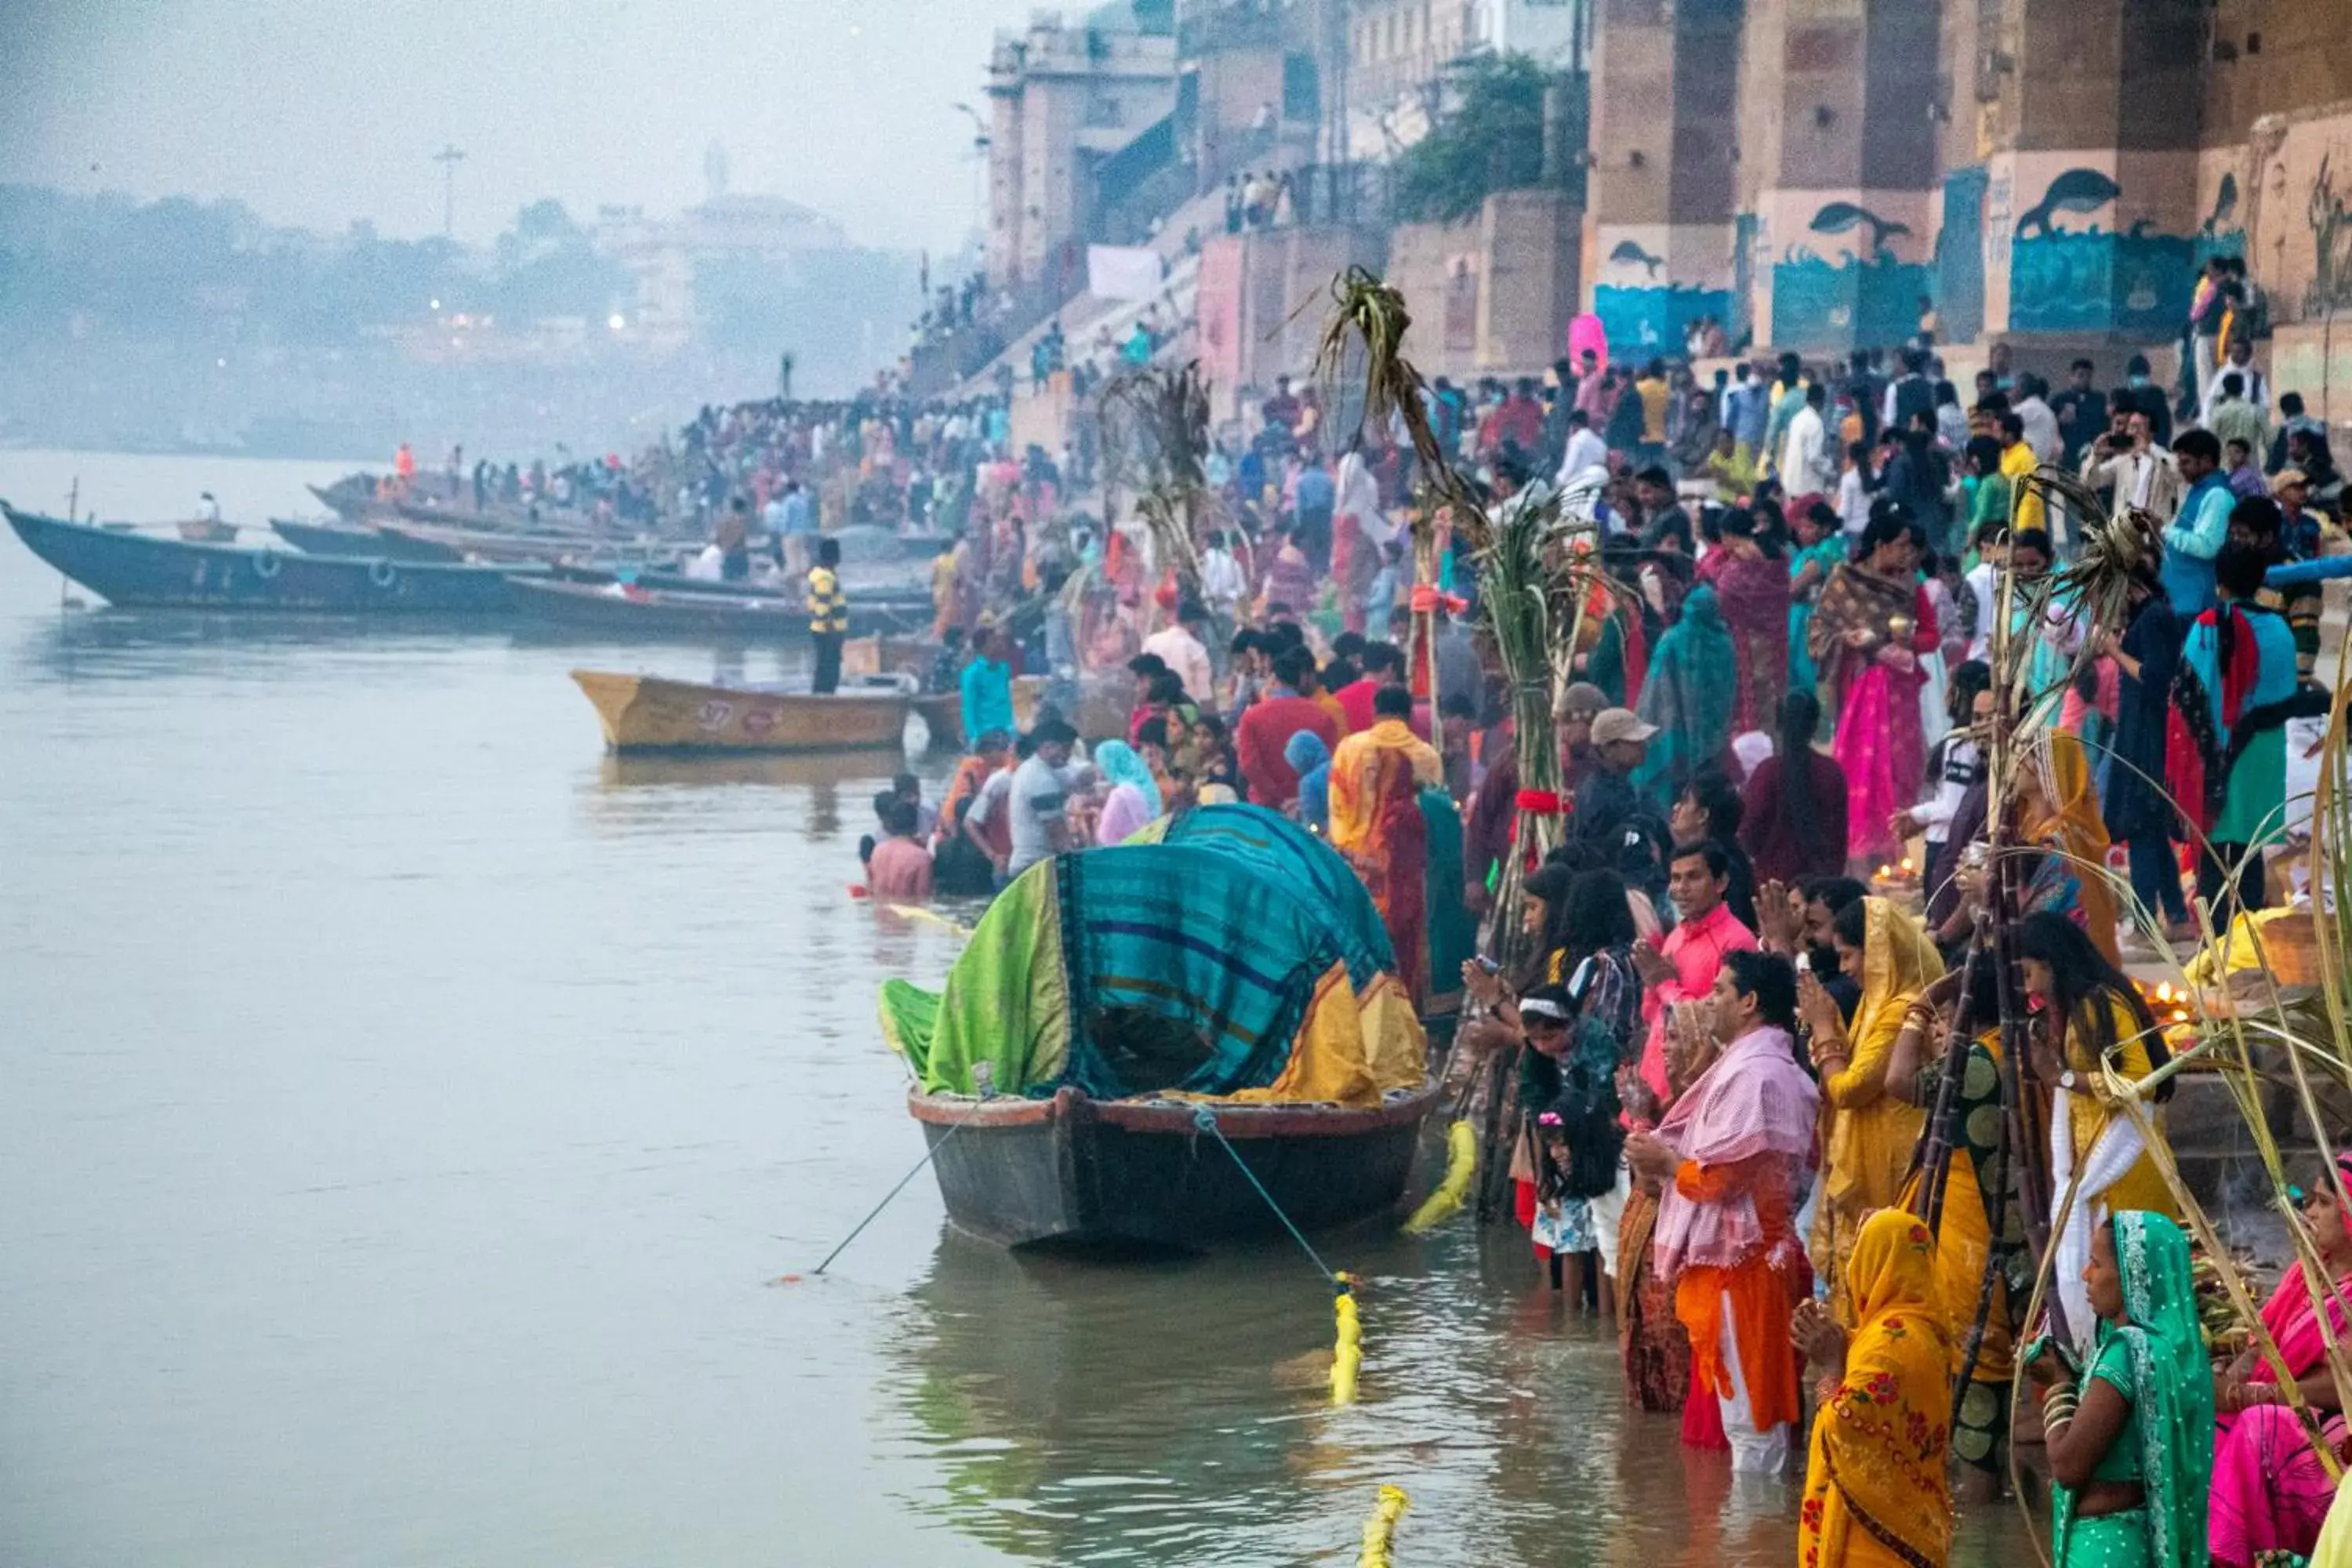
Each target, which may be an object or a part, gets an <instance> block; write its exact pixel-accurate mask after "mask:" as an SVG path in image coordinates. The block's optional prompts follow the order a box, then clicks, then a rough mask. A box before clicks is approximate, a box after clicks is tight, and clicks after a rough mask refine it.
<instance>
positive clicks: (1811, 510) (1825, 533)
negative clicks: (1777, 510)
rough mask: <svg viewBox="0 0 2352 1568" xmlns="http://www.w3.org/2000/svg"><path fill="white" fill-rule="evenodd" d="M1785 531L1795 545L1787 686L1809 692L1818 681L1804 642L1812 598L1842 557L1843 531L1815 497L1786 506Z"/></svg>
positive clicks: (1791, 568)
mask: <svg viewBox="0 0 2352 1568" xmlns="http://www.w3.org/2000/svg"><path fill="white" fill-rule="evenodd" d="M1789 531H1790V533H1792V534H1793V535H1795V536H1796V542H1797V548H1796V549H1795V550H1793V551H1790V552H1789V689H1790V690H1791V691H1811V689H1813V688H1814V687H1815V686H1817V685H1819V684H1820V682H1821V671H1819V670H1818V669H1816V668H1813V655H1812V650H1811V648H1810V647H1807V646H1806V644H1805V638H1806V637H1808V636H1809V635H1811V629H1812V625H1813V601H1814V600H1815V599H1816V598H1818V597H1819V596H1820V595H1821V591H1822V584H1823V583H1826V582H1828V581H1829V575H1830V573H1831V572H1832V570H1833V569H1834V568H1835V567H1836V566H1837V563H1839V562H1841V561H1843V560H1844V559H1845V531H1844V529H1843V527H1842V526H1841V525H1840V524H1839V522H1838V514H1837V513H1836V512H1834V511H1832V510H1830V507H1829V504H1828V503H1827V502H1825V501H1823V500H1821V499H1820V498H1819V497H1817V496H1801V497H1799V498H1798V500H1795V501H1791V502H1790V505H1789Z"/></svg>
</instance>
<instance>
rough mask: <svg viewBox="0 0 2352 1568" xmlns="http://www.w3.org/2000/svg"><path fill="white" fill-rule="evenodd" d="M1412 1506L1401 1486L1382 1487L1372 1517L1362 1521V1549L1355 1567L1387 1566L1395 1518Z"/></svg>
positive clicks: (1381, 1567) (1394, 1532)
mask: <svg viewBox="0 0 2352 1568" xmlns="http://www.w3.org/2000/svg"><path fill="white" fill-rule="evenodd" d="M1411 1507H1412V1499H1411V1498H1409V1497H1407V1496H1406V1495H1405V1490H1404V1489H1403V1488H1402V1487H1382V1488H1381V1496H1380V1501H1378V1502H1376V1503H1374V1504H1373V1505H1372V1517H1371V1518H1370V1519H1368V1520H1366V1521H1364V1551H1363V1554H1362V1555H1361V1556H1360V1557H1358V1558H1357V1559H1356V1568H1389V1547H1390V1546H1391V1544H1392V1543H1393V1542H1395V1540H1396V1528H1397V1520H1398V1518H1399V1517H1400V1516H1401V1515H1402V1513H1403V1512H1404V1510H1406V1509H1408V1508H1411Z"/></svg>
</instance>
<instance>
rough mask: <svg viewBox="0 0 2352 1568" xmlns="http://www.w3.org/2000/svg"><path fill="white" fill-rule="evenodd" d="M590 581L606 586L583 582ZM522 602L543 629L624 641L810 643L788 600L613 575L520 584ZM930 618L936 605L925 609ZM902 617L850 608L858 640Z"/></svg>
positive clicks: (883, 609) (800, 615) (802, 609)
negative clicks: (668, 585)
mask: <svg viewBox="0 0 2352 1568" xmlns="http://www.w3.org/2000/svg"><path fill="white" fill-rule="evenodd" d="M583 575H593V576H595V577H602V578H603V579H604V580H603V581H602V582H597V581H586V582H583V581H578V580H576V579H578V578H580V577H581V576H583ZM515 590H516V597H517V601H518V602H519V603H520V605H522V607H523V610H524V612H525V613H526V614H527V615H529V616H530V617H531V618H532V619H534V620H536V621H539V622H541V623H542V624H546V625H552V626H568V627H572V628H573V629H576V630H581V631H593V632H597V633H600V634H602V635H604V636H606V637H688V638H692V639H694V640H698V641H709V640H710V639H712V638H714V637H716V638H724V639H726V640H728V641H743V642H787V641H790V642H799V641H804V640H806V639H807V637H808V635H809V633H808V607H807V605H805V604H803V602H802V601H801V599H799V598H798V597H796V596H795V597H788V596H786V595H782V594H776V593H766V594H757V593H752V594H744V593H736V592H734V591H732V589H731V588H730V589H726V590H719V589H715V588H714V586H713V585H712V584H707V583H703V584H697V585H696V586H695V587H693V588H691V589H685V588H652V587H646V586H645V585H644V584H643V583H642V582H641V581H633V582H631V583H629V584H622V583H620V582H619V581H618V580H617V579H615V578H614V577H612V576H610V575H609V574H582V573H580V572H578V571H577V570H574V571H572V572H571V573H569V574H567V576H566V577H565V578H560V579H555V580H544V581H543V580H537V579H533V580H530V581H520V580H519V581H517V583H516V584H515ZM922 613H923V614H924V616H927V617H928V616H929V614H930V606H929V605H928V604H927V605H924V606H923V607H922ZM900 614H901V610H900V608H899V607H898V606H897V605H891V604H887V603H886V604H883V605H872V604H866V605H861V604H860V603H859V602H858V601H856V600H855V599H852V600H851V601H850V605H849V629H850V633H851V635H852V636H856V635H858V634H860V633H862V632H872V631H887V630H891V629H894V628H895V627H896V626H897V625H898V616H899V615H900Z"/></svg>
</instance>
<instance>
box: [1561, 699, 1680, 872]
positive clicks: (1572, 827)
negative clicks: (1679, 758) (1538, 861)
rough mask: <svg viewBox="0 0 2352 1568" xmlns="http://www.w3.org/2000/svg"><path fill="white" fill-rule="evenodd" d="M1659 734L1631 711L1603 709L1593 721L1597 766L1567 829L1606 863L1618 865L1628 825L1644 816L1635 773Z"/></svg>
mask: <svg viewBox="0 0 2352 1568" xmlns="http://www.w3.org/2000/svg"><path fill="white" fill-rule="evenodd" d="M1657 732H1658V727H1657V726H1656V725H1655V724H1648V723H1644V722H1643V721H1642V720H1641V719H1639V718H1637V717H1636V716H1635V715H1634V713H1633V710H1632V709H1630V708H1604V709H1602V710H1601V711H1600V712H1599V713H1597V714H1595V715H1594V716H1593V720H1592V761H1593V765H1592V768H1591V772H1589V773H1587V774H1586V775H1585V777H1584V781H1583V782H1582V783H1581V784H1578V785H1577V788H1576V809H1575V814H1574V815H1573V816H1570V819H1569V825H1568V827H1569V835H1570V837H1572V838H1574V839H1575V840H1576V841H1577V842H1578V843H1580V844H1582V845H1585V846H1588V847H1591V848H1592V849H1594V850H1597V851H1600V852H1601V860H1602V863H1603V864H1607V865H1612V866H1613V865H1615V864H1617V863H1618V862H1619V860H1620V859H1621V858H1622V857H1621V856H1620V854H1619V853H1618V851H1619V850H1620V848H1621V847H1622V842H1623V836H1624V832H1625V828H1626V826H1627V824H1628V823H1629V821H1631V820H1632V819H1633V818H1636V817H1638V816H1641V815H1642V797H1641V795H1639V794H1637V793H1636V792H1635V790H1634V788H1633V771H1634V770H1635V769H1637V768H1639V767H1640V766H1641V765H1642V761H1643V758H1644V757H1646V756H1647V755H1648V754H1649V750H1650V741H1651V739H1652V737H1654V736H1655V735H1656V734H1657ZM1631 874H1632V873H1631V872H1629V873H1628V875H1629V876H1631Z"/></svg>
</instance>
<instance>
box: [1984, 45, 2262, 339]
mask: <svg viewBox="0 0 2352 1568" xmlns="http://www.w3.org/2000/svg"><path fill="white" fill-rule="evenodd" d="M2209 15H2210V7H2209V6H2207V5H2204V4H2202V0H2007V3H2006V5H2005V6H2004V7H2003V11H2002V15H2001V17H2000V27H1999V29H1998V41H1997V43H1996V44H1995V45H1994V47H1992V48H1991V49H1990V51H1988V52H1989V54H1990V60H1989V62H1988V63H1989V65H1990V72H1991V76H1992V81H1991V82H1990V84H1989V86H1988V89H1987V90H1985V91H1984V92H1983V93H1982V94H1980V96H1982V97H1984V98H1985V99H1986V100H1987V102H1986V104H1985V108H1984V116H1985V120H1984V125H1983V135H1982V141H1983V142H1984V144H1985V146H1986V153H1987V155H1986V161H1985V162H1986V171H1987V175H1988V181H1989V202H1988V208H1987V226H1986V228H1987V232H1986V241H1987V251H1988V259H1989V260H1990V262H1991V263H1992V265H1991V266H1990V267H1989V268H1987V277H1986V282H1987V288H1986V299H1985V315H1986V323H1987V327H1988V330H1989V331H1995V332H2006V333H2010V334H2017V335H2024V336H2030V337H2041V338H2042V339H2043V340H2044V342H2045V343H2046V344H2048V345H2049V346H2050V347H2052V348H2053V349H2054V348H2057V347H2059V346H2061V345H2066V344H2073V345H2079V346H2082V347H2091V346H2095V345H2096V344H2099V343H2102V342H2134V343H2148V344H2156V343H2160V342H2164V341H2166V340H2168V338H2169V337H2170V336H2171V335H2172V334H2173V333H2175V332H2176V331H2178V329H2179V323H2180V321H2181V320H2182V319H2183V317H2184V316H2185V315H2186V314H2187V311H2188V308H2189V294H2190V292H2191V290H2192V289H2194V287H2195V280H2196V274H2197V271H2198V270H2199V268H2201V267H2202V266H2203V263H2204V258H2205V256H2206V255H2207V254H2209V253H2210V251H2212V250H2214V249H2217V248H2219V249H2235V248H2237V247H2239V246H2240V245H2242V234H2240V233H2239V232H2238V230H2237V229H2235V228H2234V227H2232V226H2229V225H2227V224H2222V225H2218V226H2216V232H2213V233H2205V232H2202V220H2203V217H2204V215H2203V214H2202V213H2200V211H2199V210H2198V207H2199V202H2198V193H2199V187H2200V182H2199V179H2198V143H2199V132H2200V123H2201V120H2202V92H2201V79H2200V72H2201V70H2202V66H2203V60H2204V54H2205V30H2206V21H2207V18H2208V16H2209ZM1988 31H1989V32H1990V31H1991V29H1988Z"/></svg>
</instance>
